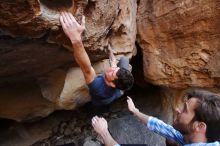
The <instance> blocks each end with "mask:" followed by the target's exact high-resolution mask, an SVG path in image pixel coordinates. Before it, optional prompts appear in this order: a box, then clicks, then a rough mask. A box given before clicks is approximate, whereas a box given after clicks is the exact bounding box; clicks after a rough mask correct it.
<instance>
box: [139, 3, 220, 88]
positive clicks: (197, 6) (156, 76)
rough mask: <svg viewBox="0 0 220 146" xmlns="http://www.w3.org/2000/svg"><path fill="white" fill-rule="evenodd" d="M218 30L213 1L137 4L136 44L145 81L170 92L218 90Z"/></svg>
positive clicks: (219, 18)
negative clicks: (202, 89)
mask: <svg viewBox="0 0 220 146" xmlns="http://www.w3.org/2000/svg"><path fill="white" fill-rule="evenodd" d="M219 26H220V5H219V1H216V0H197V1H191V0H180V1H166V0H157V1H156V0H155V1H152V0H143V1H141V0H140V1H139V6H138V12H137V31H138V35H137V36H138V37H137V40H138V44H139V45H140V47H141V48H142V52H143V56H144V58H143V64H144V65H143V67H144V74H145V79H146V80H147V81H149V82H151V83H153V84H155V85H160V86H166V87H172V88H186V87H192V86H193V87H214V86H219V85H220V63H219V59H220V52H219V51H220V27H219Z"/></svg>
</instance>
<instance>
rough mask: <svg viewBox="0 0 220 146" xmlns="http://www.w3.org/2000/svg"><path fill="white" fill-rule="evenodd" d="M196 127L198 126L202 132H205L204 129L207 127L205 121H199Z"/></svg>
mask: <svg viewBox="0 0 220 146" xmlns="http://www.w3.org/2000/svg"><path fill="white" fill-rule="evenodd" d="M198 127H199V129H200V130H202V131H203V132H206V129H207V125H206V123H204V122H199V125H198Z"/></svg>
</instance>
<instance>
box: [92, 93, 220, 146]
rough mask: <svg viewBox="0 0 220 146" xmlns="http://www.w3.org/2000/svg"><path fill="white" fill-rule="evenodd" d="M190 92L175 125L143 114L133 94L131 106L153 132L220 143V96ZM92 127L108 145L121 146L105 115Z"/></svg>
mask: <svg viewBox="0 0 220 146" xmlns="http://www.w3.org/2000/svg"><path fill="white" fill-rule="evenodd" d="M186 95H187V100H186V101H185V103H184V106H183V107H182V108H181V109H179V108H177V116H176V118H175V119H174V124H173V126H174V127H172V126H171V125H168V124H166V123H164V122H163V121H161V120H159V119H157V118H155V117H151V116H148V115H145V114H143V113H141V112H140V111H139V110H138V109H137V108H136V107H135V105H134V103H133V101H132V99H131V98H130V97H128V99H127V103H128V109H129V111H131V112H132V113H133V114H134V115H135V116H136V117H137V118H138V119H139V120H140V121H141V122H142V123H143V124H144V125H146V127H147V128H148V129H149V130H150V131H153V132H155V133H157V134H159V135H161V136H163V137H166V138H167V139H170V140H172V141H175V142H177V143H178V144H179V145H185V146H220V124H219V123H220V96H219V95H218V94H215V93H212V92H208V91H204V90H193V91H191V92H188V93H187V94H186ZM92 126H93V128H94V130H95V131H96V132H97V133H98V134H99V135H100V136H101V137H102V139H103V142H104V144H105V145H106V146H120V145H119V144H118V143H117V142H116V141H115V140H114V139H113V137H112V136H111V135H110V133H109V131H108V124H107V121H106V120H105V119H104V118H102V117H97V116H95V117H93V118H92ZM174 128H175V129H174ZM176 129H177V130H176Z"/></svg>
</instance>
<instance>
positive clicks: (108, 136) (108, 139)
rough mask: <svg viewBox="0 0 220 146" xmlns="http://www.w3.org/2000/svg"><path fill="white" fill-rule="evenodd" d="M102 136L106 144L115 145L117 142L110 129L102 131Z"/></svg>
mask: <svg viewBox="0 0 220 146" xmlns="http://www.w3.org/2000/svg"><path fill="white" fill-rule="evenodd" d="M101 137H102V139H103V141H104V144H105V146H115V145H116V144H117V142H116V141H115V140H114V139H113V138H112V136H111V134H110V133H109V132H108V131H105V132H103V133H101Z"/></svg>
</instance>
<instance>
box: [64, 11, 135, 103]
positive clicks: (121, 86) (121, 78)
mask: <svg viewBox="0 0 220 146" xmlns="http://www.w3.org/2000/svg"><path fill="white" fill-rule="evenodd" d="M60 22H61V25H62V28H63V31H64V33H65V34H66V36H67V37H69V39H70V41H71V43H72V47H73V55H74V58H75V60H76V62H77V63H78V65H79V66H80V68H81V70H82V72H83V75H84V78H85V81H86V84H87V85H88V87H89V92H90V95H91V97H92V103H93V104H94V105H96V106H102V105H107V104H109V103H111V102H113V101H114V100H115V99H117V98H119V97H120V96H121V95H122V92H121V91H124V90H129V89H130V88H131V87H132V85H133V82H134V79H133V76H132V74H131V72H130V70H129V59H128V58H126V57H122V58H121V59H120V61H119V63H118V66H117V60H116V59H115V56H114V54H113V52H112V49H111V46H110V45H108V51H109V54H110V62H111V63H110V65H111V67H109V68H108V69H107V70H105V73H104V74H103V75H96V73H95V71H94V68H93V67H92V65H91V62H90V59H89V57H88V54H87V53H86V51H85V48H84V46H83V43H82V38H81V34H82V33H83V31H84V30H85V16H83V17H82V22H81V25H80V24H79V23H78V22H77V21H76V19H75V18H74V16H73V15H72V14H71V13H69V12H62V13H61V16H60Z"/></svg>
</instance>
